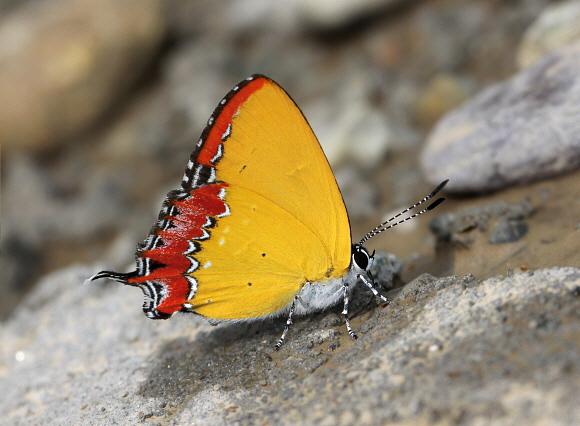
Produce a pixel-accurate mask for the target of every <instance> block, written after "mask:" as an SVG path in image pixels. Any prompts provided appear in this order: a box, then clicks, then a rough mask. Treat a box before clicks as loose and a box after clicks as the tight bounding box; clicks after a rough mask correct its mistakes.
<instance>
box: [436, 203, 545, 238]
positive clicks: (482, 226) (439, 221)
mask: <svg viewBox="0 0 580 426" xmlns="http://www.w3.org/2000/svg"><path fill="white" fill-rule="evenodd" d="M534 211H535V208H534V206H532V204H531V202H530V200H529V199H527V198H526V199H524V200H522V201H521V202H519V203H508V202H507V201H496V202H493V203H488V204H484V205H482V206H470V207H466V208H464V209H462V210H460V211H458V212H454V213H443V214H440V215H437V216H435V217H434V218H433V219H431V222H430V223H429V228H430V230H431V232H433V234H435V236H436V237H437V238H438V239H439V240H449V239H452V238H453V237H454V236H456V235H457V234H461V233H465V232H469V231H471V230H473V229H479V230H480V231H482V232H485V231H487V230H488V229H489V226H490V222H491V221H492V220H493V221H495V222H521V220H522V219H525V218H528V217H530V216H531V215H532V214H534Z"/></svg>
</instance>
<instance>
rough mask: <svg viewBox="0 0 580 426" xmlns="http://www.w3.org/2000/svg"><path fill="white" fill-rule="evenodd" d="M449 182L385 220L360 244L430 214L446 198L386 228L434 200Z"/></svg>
mask: <svg viewBox="0 0 580 426" xmlns="http://www.w3.org/2000/svg"><path fill="white" fill-rule="evenodd" d="M447 182H449V179H445V180H444V181H443V182H441V183H440V184H439V185H437V188H435V189H434V190H433V191H431V193H430V194H429V195H427V196H426V197H425V198H423V199H422V200H421V201H418V202H416V203H415V204H413V205H412V206H411V207H408V208H406V209H405V210H403V211H402V212H400V213H398V214H396V215H395V216H393V217H392V218H390V219H389V220H385V221H384V222H383V223H381V224H380V225H378V226H377V227H376V228H375V229H373V230H372V231H370V232H369V233H368V234H366V235H365V236H364V237H363V238H362V240H360V242H359V243H358V244H359V245H362V244H363V243H364V242H365V241H368V240H370V239H371V238H373V237H374V236H375V235H378V234H380V233H381V232H383V231H386V230H387V229H391V228H393V227H395V226H397V225H400V224H401V223H403V222H406V221H408V220H410V219H413V218H414V217H417V216H419V215H421V214H423V213H425V212H428V211H429V210H433V209H434V208H435V207H437V206H438V205H439V204H441V203H442V202H443V201H444V200H445V198H437V199H436V200H435V201H433V202H432V203H431V204H429V206H427V207H425V208H424V209H423V210H421V211H418V212H417V213H414V214H412V215H411V216H409V217H406V218H405V219H402V220H400V221H398V222H395V223H393V224H391V225H389V226H385V225H386V224H387V223H389V222H392V221H393V220H395V219H397V218H398V217H399V216H401V215H403V214H405V213H407V212H408V211H409V210H413V209H414V208H415V207H417V206H420V205H421V204H423V203H424V202H426V201H429V200H430V199H431V198H433V197H434V196H435V194H437V193H438V192H439V191H441V190H442V189H443V187H444V186H445V185H447Z"/></svg>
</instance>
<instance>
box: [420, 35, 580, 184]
mask: <svg viewBox="0 0 580 426" xmlns="http://www.w3.org/2000/svg"><path fill="white" fill-rule="evenodd" d="M579 63H580V42H577V43H575V44H572V45H569V46H567V47H565V48H563V49H561V50H559V51H557V52H554V53H552V54H550V55H548V56H546V57H545V58H544V59H542V60H541V61H539V62H537V63H536V64H535V65H534V66H532V67H530V68H528V69H526V70H524V71H522V72H520V73H519V74H517V75H516V76H514V77H513V78H511V79H509V80H507V81H505V82H503V83H499V84H496V85H494V86H492V87H490V88H488V89H486V90H484V91H483V92H482V93H480V94H479V95H477V96H476V97H475V98H473V99H472V100H470V101H469V102H468V103H466V104H464V105H463V106H461V107H460V108H458V109H456V110H454V111H453V112H451V113H449V114H448V115H447V116H445V117H444V118H443V119H442V120H441V121H440V122H439V123H438V124H437V126H436V127H435V130H434V131H433V132H432V133H431V135H430V136H429V138H428V140H427V143H426V145H425V147H424V149H423V152H422V154H421V165H422V168H423V171H424V173H425V176H426V178H427V180H428V181H429V182H430V183H432V184H433V185H435V184H437V182H441V181H442V180H443V179H449V184H448V185H447V188H446V189H447V190H448V191H451V192H455V193H470V192H471V193H472V192H482V191H491V190H498V189H500V188H503V187H505V186H508V185H512V184H515V183H526V182H530V181H534V180H538V179H542V178H547V177H550V176H555V175H558V174H561V173H564V172H568V171H571V170H575V169H577V168H578V167H580V103H579V102H578V99H580V67H578V64H579Z"/></svg>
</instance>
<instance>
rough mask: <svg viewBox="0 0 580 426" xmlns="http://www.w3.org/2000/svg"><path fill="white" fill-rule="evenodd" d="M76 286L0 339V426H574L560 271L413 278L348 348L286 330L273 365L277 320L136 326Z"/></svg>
mask: <svg viewBox="0 0 580 426" xmlns="http://www.w3.org/2000/svg"><path fill="white" fill-rule="evenodd" d="M91 269H92V268H91ZM91 272H92V271H91V270H89V269H88V268H87V267H83V266H74V267H70V268H68V269H64V270H60V271H58V272H56V273H53V274H51V275H48V276H46V277H45V278H44V279H43V280H42V281H41V282H40V283H39V284H38V286H37V289H36V291H35V292H33V293H31V294H30V295H29V297H28V298H27V299H26V302H25V303H24V304H23V305H21V306H19V308H18V309H17V311H16V312H15V314H14V315H13V316H12V317H11V318H10V319H9V320H8V321H6V322H5V323H4V324H3V327H2V328H0V341H1V342H2V345H0V392H1V393H2V398H1V399H0V416H1V418H2V421H3V422H5V423H7V424H31V423H34V424H47V423H51V424H81V423H82V424H105V425H109V424H119V423H120V424H136V423H143V422H146V421H147V422H160V423H168V424H172V423H184V422H189V423H191V422H195V423H197V424H214V425H225V424H248V423H270V424H290V423H297V424H323V423H325V422H328V421H329V419H346V420H348V421H349V422H355V423H356V422H361V423H362V422H363V421H364V422H367V423H370V424H385V423H390V422H405V423H408V424H411V423H416V422H418V421H422V420H421V419H423V420H424V419H430V420H429V421H433V422H435V421H438V422H440V423H442V424H449V423H462V424H472V423H476V422H477V423H493V422H495V423H501V424H538V423H550V424H554V423H558V424H577V423H578V422H580V407H579V406H578V404H577V395H578V383H579V382H580V370H579V369H578V368H577V367H576V366H577V365H578V364H579V363H580V349H579V348H578V345H577V344H575V342H577V341H578V339H579V338H580V331H579V327H578V324H580V298H579V297H578V294H580V290H579V289H580V270H578V269H575V268H552V269H544V270H539V271H535V272H527V273H522V274H514V275H512V276H509V277H498V278H492V279H488V280H485V281H476V280H474V279H473V277H470V276H466V277H465V278H457V277H446V278H441V279H436V278H434V277H431V276H429V275H422V276H420V277H419V278H417V279H416V280H415V281H413V282H411V283H409V284H408V285H406V286H405V287H404V288H403V289H402V290H401V291H399V292H398V294H397V293H393V294H391V299H392V302H391V304H389V305H388V306H386V307H385V308H384V309H377V310H374V311H367V313H365V314H362V315H360V316H358V317H355V318H353V320H352V321H353V325H354V326H355V328H356V329H357V331H359V340H358V341H356V342H352V341H350V339H349V337H348V335H347V334H346V331H345V329H344V325H343V324H341V325H339V326H337V327H334V326H332V325H331V324H332V323H330V324H329V323H328V321H326V324H325V325H324V326H319V322H321V321H323V319H324V318H327V316H328V313H321V314H319V315H313V316H311V317H308V318H300V319H298V318H297V319H296V321H295V323H294V325H293V327H292V328H291V330H290V333H289V334H288V338H287V342H286V344H285V345H284V346H283V347H282V349H281V351H279V352H275V351H274V350H273V347H272V346H273V344H274V342H275V341H276V340H277V337H278V336H279V334H280V332H281V331H282V329H283V327H284V320H283V319H280V320H276V321H266V322H264V323H253V324H230V325H220V326H218V327H211V326H209V325H207V323H205V322H200V321H199V320H197V319H196V318H195V317H194V316H192V315H176V316H174V317H173V318H172V319H171V320H168V321H151V320H148V319H146V318H145V317H144V316H143V314H142V313H141V312H140V304H141V301H142V295H141V294H139V292H137V291H135V290H133V289H131V288H128V287H123V286H121V285H118V284H116V283H110V284H108V283H105V284H97V285H91V286H87V287H83V286H81V285H80V283H81V282H82V281H83V280H84V279H85V278H86V277H87V276H88V275H90V273H91ZM331 311H332V310H331ZM334 312H340V307H337V309H336V310H335V311H334ZM362 331H364V332H362ZM327 348H328V350H327ZM346 420H345V421H346Z"/></svg>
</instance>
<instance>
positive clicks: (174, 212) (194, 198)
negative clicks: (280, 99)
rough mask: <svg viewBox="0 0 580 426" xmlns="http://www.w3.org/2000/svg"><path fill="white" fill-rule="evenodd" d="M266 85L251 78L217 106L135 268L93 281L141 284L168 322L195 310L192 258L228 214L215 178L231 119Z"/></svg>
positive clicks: (148, 310) (154, 314) (152, 312)
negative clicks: (173, 317)
mask: <svg viewBox="0 0 580 426" xmlns="http://www.w3.org/2000/svg"><path fill="white" fill-rule="evenodd" d="M268 81H271V80H270V79H268V78H267V77H264V76H261V75H253V76H251V77H248V78H247V79H245V80H244V81H242V82H241V83H239V84H238V85H237V86H235V87H234V88H233V89H232V90H231V91H230V92H229V93H228V94H227V95H226V96H225V98H223V99H222V100H221V102H220V103H219V104H218V106H217V108H216V109H215V110H214V112H213V114H212V115H211V117H210V118H209V120H208V123H207V126H206V127H205V129H204V130H203V132H202V134H201V137H200V139H199V141H198V142H197V143H196V146H195V149H194V151H193V152H192V154H191V156H190V159H189V162H188V163H187V167H186V169H185V174H184V176H183V179H182V181H181V187H182V188H181V189H179V190H175V191H171V192H170V193H169V194H167V198H166V199H165V201H164V203H163V206H162V208H161V212H160V213H159V217H158V220H157V222H156V223H155V225H154V226H153V228H152V229H151V231H150V233H149V237H148V238H147V239H146V240H145V242H144V243H143V244H139V246H138V247H137V252H136V259H137V269H136V270H135V271H133V272H130V273H126V274H124V273H117V272H111V271H102V272H99V273H98V274H96V275H94V276H93V277H91V278H90V280H94V279H99V278H112V279H115V280H117V281H120V282H122V283H125V284H129V285H134V286H138V287H140V288H141V290H143V293H145V303H144V305H143V311H144V312H145V314H146V315H147V316H148V317H149V318H154V319H161V318H168V317H170V316H171V315H172V314H173V313H175V312H177V311H179V310H183V311H189V312H191V311H192V306H191V305H190V304H189V302H188V301H189V300H191V299H193V297H194V296H195V291H196V290H197V281H196V280H195V278H194V277H193V275H192V274H193V272H194V271H195V270H196V269H197V267H198V266H199V263H198V261H197V260H196V259H195V257H194V254H195V253H196V252H198V251H199V250H201V249H202V245H203V241H204V240H206V239H208V238H210V233H211V228H212V227H213V226H214V225H215V222H216V221H217V220H219V218H220V217H222V216H225V215H228V214H229V211H230V210H229V206H228V205H227V204H226V203H225V201H224V199H225V195H226V191H227V187H228V184H227V183H225V182H221V181H220V180H219V176H217V170H216V167H215V166H216V165H217V163H218V162H219V160H220V159H221V158H222V157H223V155H224V145H227V139H228V138H229V137H230V135H231V133H232V130H233V131H235V129H232V120H233V118H234V117H235V115H236V114H237V113H238V111H239V109H240V108H241V107H242V105H243V104H244V102H246V100H247V99H248V98H249V97H250V96H251V95H252V94H253V93H255V92H256V91H258V90H260V88H261V87H262V86H263V85H264V84H265V83H266V82H268Z"/></svg>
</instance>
